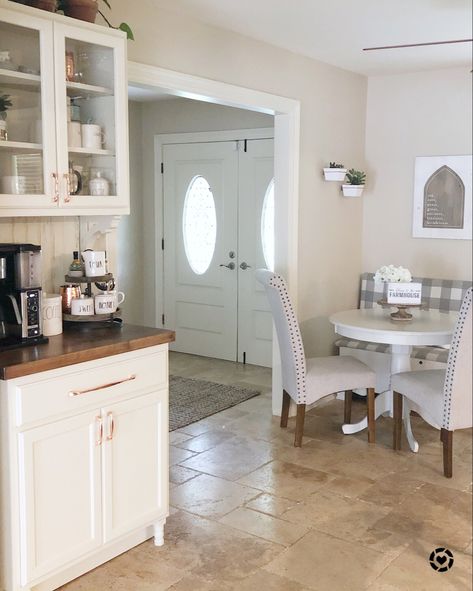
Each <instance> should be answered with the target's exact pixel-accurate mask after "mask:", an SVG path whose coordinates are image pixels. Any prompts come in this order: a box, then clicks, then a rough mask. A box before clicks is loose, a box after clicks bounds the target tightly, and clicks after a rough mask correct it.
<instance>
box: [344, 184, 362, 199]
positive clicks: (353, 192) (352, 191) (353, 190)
mask: <svg viewBox="0 0 473 591" xmlns="http://www.w3.org/2000/svg"><path fill="white" fill-rule="evenodd" d="M364 188H365V185H342V191H343V196H344V197H360V196H361V195H362V193H363V189H364Z"/></svg>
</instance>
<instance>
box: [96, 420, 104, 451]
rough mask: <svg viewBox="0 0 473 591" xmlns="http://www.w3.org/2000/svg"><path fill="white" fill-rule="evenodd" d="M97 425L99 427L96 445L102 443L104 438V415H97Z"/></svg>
mask: <svg viewBox="0 0 473 591" xmlns="http://www.w3.org/2000/svg"><path fill="white" fill-rule="evenodd" d="M95 426H96V430H97V428H98V437H97V439H96V440H95V445H102V440H103V421H102V417H101V416H98V417H95Z"/></svg>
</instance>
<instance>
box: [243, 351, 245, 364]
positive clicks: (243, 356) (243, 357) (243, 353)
mask: <svg viewBox="0 0 473 591" xmlns="http://www.w3.org/2000/svg"><path fill="white" fill-rule="evenodd" d="M243 363H246V351H243Z"/></svg>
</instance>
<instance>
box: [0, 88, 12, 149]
mask: <svg viewBox="0 0 473 591" xmlns="http://www.w3.org/2000/svg"><path fill="white" fill-rule="evenodd" d="M11 106H13V103H12V102H11V100H10V95H9V94H0V140H7V139H8V132H7V111H8V109H9V108H10V107H11Z"/></svg>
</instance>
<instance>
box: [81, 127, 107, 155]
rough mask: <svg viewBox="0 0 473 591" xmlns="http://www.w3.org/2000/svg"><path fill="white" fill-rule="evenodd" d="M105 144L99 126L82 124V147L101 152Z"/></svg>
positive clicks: (103, 135)
mask: <svg viewBox="0 0 473 591" xmlns="http://www.w3.org/2000/svg"><path fill="white" fill-rule="evenodd" d="M104 142H105V134H104V133H103V131H102V128H101V127H100V125H96V124H95V123H83V124H82V147H83V148H91V149H92V150H101V149H102V146H103V144H104Z"/></svg>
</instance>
